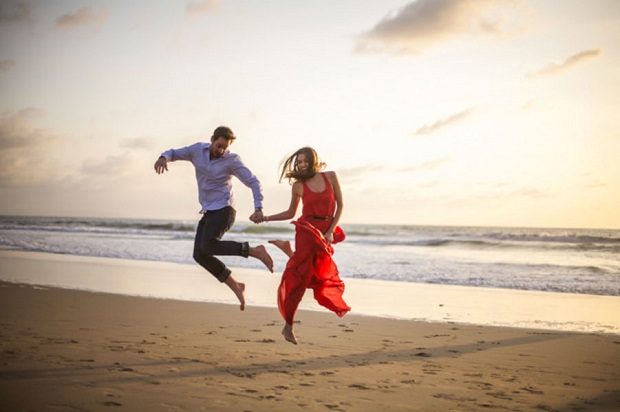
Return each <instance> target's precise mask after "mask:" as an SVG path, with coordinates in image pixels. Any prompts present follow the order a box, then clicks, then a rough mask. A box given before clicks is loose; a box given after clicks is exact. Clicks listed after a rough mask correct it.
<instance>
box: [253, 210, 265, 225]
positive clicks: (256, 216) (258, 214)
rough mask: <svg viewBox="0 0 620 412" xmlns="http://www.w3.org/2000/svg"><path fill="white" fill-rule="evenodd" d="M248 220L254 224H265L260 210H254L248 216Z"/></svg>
mask: <svg viewBox="0 0 620 412" xmlns="http://www.w3.org/2000/svg"><path fill="white" fill-rule="evenodd" d="M250 220H251V221H252V222H254V223H256V224H259V223H263V222H265V216H263V211H262V210H255V211H254V213H252V215H251V216H250Z"/></svg>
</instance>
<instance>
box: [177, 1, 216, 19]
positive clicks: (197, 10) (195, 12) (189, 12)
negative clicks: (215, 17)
mask: <svg viewBox="0 0 620 412" xmlns="http://www.w3.org/2000/svg"><path fill="white" fill-rule="evenodd" d="M219 5H220V1H219V0H203V1H197V0H192V1H190V2H189V3H188V4H187V6H185V16H186V17H188V18H193V17H199V16H201V15H203V14H207V13H211V12H212V11H214V10H216V9H217V8H218V6H219Z"/></svg>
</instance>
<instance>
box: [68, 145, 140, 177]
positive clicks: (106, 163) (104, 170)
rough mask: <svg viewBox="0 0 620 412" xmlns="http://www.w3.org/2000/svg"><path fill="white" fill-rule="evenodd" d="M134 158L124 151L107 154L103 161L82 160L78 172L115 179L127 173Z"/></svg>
mask: <svg viewBox="0 0 620 412" xmlns="http://www.w3.org/2000/svg"><path fill="white" fill-rule="evenodd" d="M133 163H134V159H133V158H132V156H131V154H130V153H128V152H126V153H123V154H121V155H109V156H108V157H106V158H105V159H104V160H103V161H100V162H97V163H93V162H84V163H83V164H82V167H81V169H80V172H81V173H82V174H84V175H86V176H90V177H95V176H99V177H112V178H114V179H117V178H118V177H119V176H126V175H129V174H130V172H131V165H132V164H133Z"/></svg>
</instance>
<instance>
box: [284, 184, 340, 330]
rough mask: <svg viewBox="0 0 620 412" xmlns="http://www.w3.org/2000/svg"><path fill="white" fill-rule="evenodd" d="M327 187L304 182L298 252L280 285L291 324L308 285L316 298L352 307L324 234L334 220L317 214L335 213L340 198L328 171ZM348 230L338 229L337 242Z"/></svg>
mask: <svg viewBox="0 0 620 412" xmlns="http://www.w3.org/2000/svg"><path fill="white" fill-rule="evenodd" d="M321 176H323V180H324V181H325V190H323V191H322V192H320V193H316V192H313V191H311V190H310V188H309V187H308V185H306V182H303V185H304V186H303V187H304V193H303V196H302V198H301V199H302V202H303V208H302V216H301V217H300V218H299V219H298V220H297V221H294V222H292V223H293V224H294V225H295V252H294V254H293V256H292V257H291V258H290V259H289V261H288V263H287V264H286V269H285V270H284V273H283V274H282V280H281V282H280V287H279V288H278V308H279V309H280V313H281V314H282V317H283V318H284V320H285V321H286V323H288V324H291V325H292V324H293V319H294V317H295V313H296V312H297V307H298V306H299V302H301V299H302V298H303V296H304V293H305V292H306V289H312V290H313V291H314V298H315V299H316V301H317V302H318V303H319V304H320V305H322V306H324V307H326V308H327V309H329V310H331V311H333V312H335V313H336V314H337V315H338V316H341V317H342V316H344V315H345V314H346V313H347V312H348V311H350V310H351V308H350V307H349V306H348V305H347V304H346V303H345V301H344V300H343V299H342V294H343V293H344V283H343V282H342V281H341V280H340V277H339V276H338V267H337V266H336V263H335V262H334V261H333V259H332V255H333V254H334V249H333V247H332V246H331V245H330V244H328V243H327V241H326V240H325V237H324V236H323V235H324V233H325V232H327V230H328V229H329V227H330V226H331V224H332V220H331V219H329V220H321V219H316V218H313V216H319V217H320V216H334V212H335V210H336V199H335V196H334V190H333V188H332V186H331V183H329V180H327V177H326V176H325V174H324V173H321ZM344 238H345V234H344V232H343V230H342V229H341V228H340V226H338V227H336V229H335V230H334V242H333V243H338V242H341V241H343V240H344Z"/></svg>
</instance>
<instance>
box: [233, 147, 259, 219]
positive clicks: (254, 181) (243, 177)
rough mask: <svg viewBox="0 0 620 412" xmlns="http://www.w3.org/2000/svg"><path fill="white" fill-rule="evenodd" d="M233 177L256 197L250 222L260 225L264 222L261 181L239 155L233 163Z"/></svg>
mask: <svg viewBox="0 0 620 412" xmlns="http://www.w3.org/2000/svg"><path fill="white" fill-rule="evenodd" d="M233 175H234V176H235V177H236V178H237V179H239V180H240V181H241V183H243V184H244V185H246V186H247V187H249V188H250V189H251V190H252V196H253V197H254V213H252V216H250V220H251V221H252V222H254V223H260V222H262V221H263V189H262V187H261V184H260V181H259V180H258V178H257V177H256V176H254V174H253V173H252V172H251V171H250V169H248V168H247V166H246V165H245V164H243V161H242V160H241V158H240V157H239V156H238V155H237V156H236V158H235V159H234V162H233Z"/></svg>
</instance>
